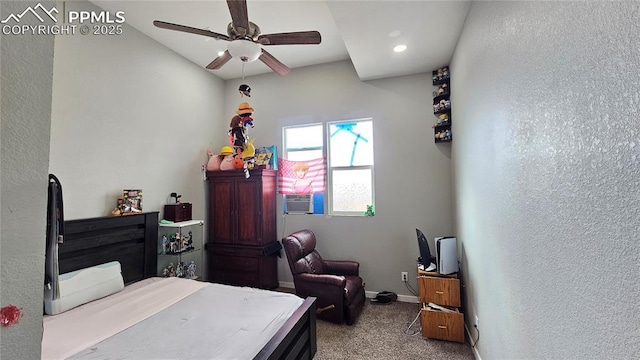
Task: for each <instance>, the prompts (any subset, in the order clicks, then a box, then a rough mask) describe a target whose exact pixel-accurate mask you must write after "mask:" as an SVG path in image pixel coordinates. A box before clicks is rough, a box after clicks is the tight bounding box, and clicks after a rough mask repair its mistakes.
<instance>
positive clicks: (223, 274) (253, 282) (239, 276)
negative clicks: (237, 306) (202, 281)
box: [210, 270, 260, 287]
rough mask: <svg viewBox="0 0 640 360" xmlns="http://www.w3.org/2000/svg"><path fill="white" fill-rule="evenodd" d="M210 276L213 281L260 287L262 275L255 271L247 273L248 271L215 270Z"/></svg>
mask: <svg viewBox="0 0 640 360" xmlns="http://www.w3.org/2000/svg"><path fill="white" fill-rule="evenodd" d="M210 277H211V281H212V282H216V283H220V284H227V285H235V286H249V287H260V277H259V276H258V274H257V273H255V272H253V273H247V272H236V271H223V270H214V272H213V273H212V274H211V275H210Z"/></svg>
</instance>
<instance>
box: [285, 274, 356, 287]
mask: <svg viewBox="0 0 640 360" xmlns="http://www.w3.org/2000/svg"><path fill="white" fill-rule="evenodd" d="M295 277H296V278H297V280H298V281H306V282H310V283H316V284H326V285H333V286H339V287H342V288H344V286H345V284H346V281H347V280H346V279H345V278H344V276H339V275H329V274H309V273H302V274H297V275H295Z"/></svg>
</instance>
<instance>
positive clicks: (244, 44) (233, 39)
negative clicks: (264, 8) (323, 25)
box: [153, 0, 321, 75]
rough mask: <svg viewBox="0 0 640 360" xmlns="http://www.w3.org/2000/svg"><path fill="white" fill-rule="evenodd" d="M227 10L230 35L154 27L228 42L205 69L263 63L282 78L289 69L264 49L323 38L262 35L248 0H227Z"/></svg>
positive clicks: (316, 35) (162, 24)
mask: <svg viewBox="0 0 640 360" xmlns="http://www.w3.org/2000/svg"><path fill="white" fill-rule="evenodd" d="M227 6H228V7H229V12H230V13H231V22H230V23H229V25H227V35H223V34H219V33H216V32H213V31H209V30H205V29H198V28H194V27H190V26H185V25H178V24H172V23H168V22H164V21H159V20H155V21H154V22H153V25H155V26H157V27H159V28H162V29H168V30H175V31H182V32H186V33H190V34H196V35H202V36H208V37H212V38H214V39H216V40H226V41H229V45H228V46H227V50H225V52H224V53H223V54H222V55H220V56H218V57H217V58H215V59H214V60H213V61H212V62H211V63H209V65H207V66H206V68H207V69H209V70H215V69H220V68H221V67H222V66H223V65H224V64H226V63H227V62H228V61H229V60H231V58H238V59H240V60H241V61H243V62H251V61H254V60H260V61H262V62H263V63H265V65H267V66H268V67H269V68H271V70H273V71H274V72H276V73H278V74H279V75H286V74H288V73H289V71H290V69H289V68H288V67H287V66H286V65H284V64H283V63H281V62H280V61H279V60H278V59H276V58H275V57H273V55H271V54H269V53H268V52H267V51H266V50H265V49H263V48H262V47H263V46H270V45H306V44H309V45H316V44H320V41H321V36H320V33H319V32H318V31H298V32H284V33H274V34H261V33H260V28H259V27H258V25H256V24H254V23H252V22H251V21H249V16H248V13H247V1H246V0H227Z"/></svg>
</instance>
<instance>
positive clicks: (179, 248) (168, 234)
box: [157, 220, 204, 280]
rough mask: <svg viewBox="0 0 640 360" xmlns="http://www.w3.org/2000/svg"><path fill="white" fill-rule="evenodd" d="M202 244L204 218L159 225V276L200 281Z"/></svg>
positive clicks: (201, 276) (201, 275)
mask: <svg viewBox="0 0 640 360" xmlns="http://www.w3.org/2000/svg"><path fill="white" fill-rule="evenodd" d="M203 246H204V220H189V221H180V222H175V223H169V224H165V223H161V224H159V226H158V249H157V250H158V251H157V254H158V272H157V274H158V276H165V277H166V276H177V277H183V278H188V279H197V280H202V279H203V273H202V272H203V268H204V266H203V263H202V260H203V259H202V248H203ZM190 266H191V267H190Z"/></svg>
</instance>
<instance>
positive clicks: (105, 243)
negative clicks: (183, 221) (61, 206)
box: [58, 212, 317, 360]
mask: <svg viewBox="0 0 640 360" xmlns="http://www.w3.org/2000/svg"><path fill="white" fill-rule="evenodd" d="M64 224H65V233H64V242H63V243H62V244H60V245H59V246H58V261H59V269H60V273H61V274H63V273H67V272H70V271H74V270H78V269H83V268H86V267H90V266H94V265H98V264H103V263H106V262H109V261H119V262H120V264H121V266H122V277H123V279H124V282H125V284H129V283H132V282H136V281H139V280H142V279H146V278H149V277H153V276H156V267H157V255H156V252H157V241H158V212H147V213H142V214H136V215H127V216H106V217H96V218H89V219H79V220H67V221H65V223H64ZM315 310H316V299H315V298H313V297H309V298H307V299H305V301H304V303H303V304H302V305H301V306H300V307H299V308H298V309H297V310H296V311H295V312H294V313H293V315H291V317H290V318H289V319H288V320H287V321H286V322H285V323H284V325H283V326H282V327H281V328H280V330H278V332H277V333H276V334H275V335H274V336H273V337H272V338H271V340H269V342H268V343H267V344H266V345H265V346H264V347H263V348H262V350H260V352H259V353H258V355H256V357H255V358H254V359H261V360H264V359H269V360H275V359H312V358H313V356H314V355H315V353H316V350H317V347H316V311H315Z"/></svg>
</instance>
